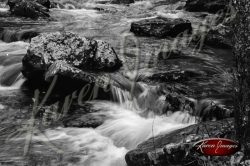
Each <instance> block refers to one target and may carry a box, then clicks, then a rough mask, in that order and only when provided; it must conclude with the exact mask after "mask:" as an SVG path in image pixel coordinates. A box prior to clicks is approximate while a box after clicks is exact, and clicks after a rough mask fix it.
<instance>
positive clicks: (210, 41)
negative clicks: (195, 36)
mask: <svg viewBox="0 0 250 166" xmlns="http://www.w3.org/2000/svg"><path fill="white" fill-rule="evenodd" d="M204 43H205V44H206V45H209V46H212V47H216V48H225V49H231V48H232V47H233V45H232V32H231V30H230V28H229V27H227V26H224V25H219V26H217V27H215V28H213V29H211V30H210V31H209V32H208V33H207V35H206V38H205V41H204Z"/></svg>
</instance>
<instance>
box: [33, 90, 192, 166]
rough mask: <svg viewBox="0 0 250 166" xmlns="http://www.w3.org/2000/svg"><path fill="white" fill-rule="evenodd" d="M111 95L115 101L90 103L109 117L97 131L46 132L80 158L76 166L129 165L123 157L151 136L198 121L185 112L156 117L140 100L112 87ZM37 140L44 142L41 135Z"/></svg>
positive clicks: (100, 113) (68, 130)
mask: <svg viewBox="0 0 250 166" xmlns="http://www.w3.org/2000/svg"><path fill="white" fill-rule="evenodd" d="M148 92H150V90H147V92H145V93H146V95H150V94H149V93H148ZM147 93H148V94H147ZM112 94H113V97H114V98H115V99H116V102H109V101H91V102H89V103H90V104H92V105H93V109H95V110H98V112H96V113H93V115H102V116H105V117H106V120H105V122H104V123H103V124H102V125H101V126H99V127H97V128H96V129H90V128H57V129H50V130H47V131H46V132H45V135H46V136H47V137H48V138H49V140H50V141H55V142H56V141H60V142H61V141H63V142H64V144H66V145H67V147H65V149H64V150H67V151H68V150H70V151H73V152H74V154H76V156H78V157H79V158H80V161H79V162H78V163H77V164H75V165H79V166H80V165H86V166H100V165H102V166H126V163H125V159H124V156H125V154H126V152H127V151H128V150H131V149H133V148H135V147H136V146H137V145H138V144H139V143H141V142H143V141H145V140H147V139H149V138H150V137H152V136H157V135H159V134H160V133H163V132H164V133H167V132H170V131H173V130H176V129H179V128H183V127H186V126H188V125H190V124H193V123H194V122H195V119H194V118H190V115H188V114H186V113H183V112H176V113H174V114H172V115H170V116H165V115H164V116H157V115H154V113H153V110H150V111H148V113H147V114H145V110H141V109H140V105H141V104H142V103H138V98H133V99H132V97H131V96H130V95H131V94H130V93H129V92H128V91H125V90H121V89H120V88H118V87H113V88H112ZM136 96H137V95H136ZM158 97H159V96H158ZM140 102H142V100H141V101H140ZM144 102H148V101H146V100H144ZM184 121H185V123H184ZM37 139H38V140H41V139H42V136H38V137H37Z"/></svg>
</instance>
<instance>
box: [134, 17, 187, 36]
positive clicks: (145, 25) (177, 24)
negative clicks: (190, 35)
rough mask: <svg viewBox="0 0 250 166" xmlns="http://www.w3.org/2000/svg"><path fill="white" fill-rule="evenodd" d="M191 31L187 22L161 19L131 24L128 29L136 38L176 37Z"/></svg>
mask: <svg viewBox="0 0 250 166" xmlns="http://www.w3.org/2000/svg"><path fill="white" fill-rule="evenodd" d="M191 30H192V26H191V22H190V21H188V20H184V19H180V18H178V19H173V18H162V17H157V18H152V19H145V20H141V21H137V22H133V23H132V24H131V29H130V31H131V32H133V33H134V34H135V35H136V36H152V37H159V38H164V37H168V36H170V37H176V36H177V35H178V34H180V33H182V32H184V31H188V32H191Z"/></svg>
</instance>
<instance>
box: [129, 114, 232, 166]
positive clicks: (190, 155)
mask: <svg viewBox="0 0 250 166" xmlns="http://www.w3.org/2000/svg"><path fill="white" fill-rule="evenodd" d="M233 125H234V122H233V120H232V119H226V120H222V121H216V122H206V123H201V124H195V125H191V126H189V127H186V128H183V129H179V130H176V131H173V132H171V133H166V134H161V135H159V136H156V137H154V138H150V139H149V140H147V141H145V142H143V143H141V144H140V145H138V146H137V148H136V149H134V150H131V151H129V152H128V153H127V154H126V156H125V159H126V162H127V164H128V166H145V165H147V166H149V165H154V166H162V165H187V166H202V165H203V164H204V162H200V161H204V156H203V155H200V154H198V153H196V152H195V151H194V149H193V146H194V144H195V143H196V142H197V141H199V140H202V139H205V138H208V137H212V138H216V137H218V138H229V139H233V140H234V132H233V131H234V130H233ZM230 157H231V156H229V157H218V158H210V159H209V161H210V162H213V163H214V164H217V163H218V161H220V160H223V161H225V162H229V161H230ZM214 164H212V165H214ZM228 165H230V164H229V163H228Z"/></svg>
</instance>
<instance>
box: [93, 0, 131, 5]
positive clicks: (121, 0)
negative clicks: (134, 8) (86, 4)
mask: <svg viewBox="0 0 250 166" xmlns="http://www.w3.org/2000/svg"><path fill="white" fill-rule="evenodd" d="M134 2H135V1H134V0H96V1H95V3H99V4H107V3H111V4H130V3H134Z"/></svg>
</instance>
